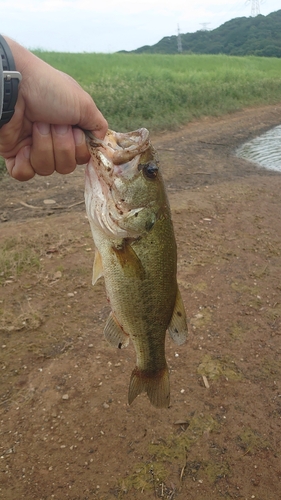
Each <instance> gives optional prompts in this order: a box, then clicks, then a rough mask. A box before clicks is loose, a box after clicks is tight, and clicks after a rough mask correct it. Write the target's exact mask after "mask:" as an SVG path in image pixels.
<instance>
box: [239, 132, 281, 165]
mask: <svg viewBox="0 0 281 500" xmlns="http://www.w3.org/2000/svg"><path fill="white" fill-rule="evenodd" d="M236 155H237V156H239V157H240V158H244V159H245V160H248V161H252V162H254V163H257V164H258V165H261V166H262V167H265V168H267V169H269V170H277V171H278V172H281V125H278V127H274V128H273V129H271V130H269V131H268V132H266V133H265V134H263V135H260V136H259V137H256V138H255V139H253V140H252V141H249V142H245V144H243V145H242V146H240V147H239V148H238V149H237V150H236Z"/></svg>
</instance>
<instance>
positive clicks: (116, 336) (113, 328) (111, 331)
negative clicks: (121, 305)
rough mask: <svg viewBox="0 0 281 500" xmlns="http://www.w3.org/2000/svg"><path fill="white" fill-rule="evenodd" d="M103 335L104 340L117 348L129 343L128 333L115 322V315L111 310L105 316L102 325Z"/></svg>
mask: <svg viewBox="0 0 281 500" xmlns="http://www.w3.org/2000/svg"><path fill="white" fill-rule="evenodd" d="M103 333H104V336H105V338H106V340H107V341H108V342H109V343H110V344H111V345H112V346H113V347H117V348H118V349H122V348H123V347H127V345H128V344H129V335H127V334H126V333H125V332H124V331H123V330H122V328H121V326H120V325H119V323H118V322H117V320H116V318H115V316H114V315H113V313H112V312H111V313H110V315H109V316H108V318H107V322H106V324H105V327H104V332H103Z"/></svg>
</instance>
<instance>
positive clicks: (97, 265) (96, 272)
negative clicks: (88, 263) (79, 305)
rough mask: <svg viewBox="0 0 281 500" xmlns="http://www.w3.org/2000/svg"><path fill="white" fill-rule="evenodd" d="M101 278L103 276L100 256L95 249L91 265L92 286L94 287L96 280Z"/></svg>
mask: <svg viewBox="0 0 281 500" xmlns="http://www.w3.org/2000/svg"><path fill="white" fill-rule="evenodd" d="M102 276H103V268H102V260H101V254H100V253H99V251H98V249H97V248H96V252H95V260H94V265H93V278H92V284H93V285H95V283H96V282H97V281H98V279H99V278H101V277H102Z"/></svg>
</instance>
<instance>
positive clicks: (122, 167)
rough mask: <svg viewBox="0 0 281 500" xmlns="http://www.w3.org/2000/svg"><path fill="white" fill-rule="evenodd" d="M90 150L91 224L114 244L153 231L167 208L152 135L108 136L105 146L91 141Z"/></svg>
mask: <svg viewBox="0 0 281 500" xmlns="http://www.w3.org/2000/svg"><path fill="white" fill-rule="evenodd" d="M88 146H89V150H90V153H91V160H90V162H89V164H88V165H87V169H86V184H85V200H86V209H87V214H88V218H89V220H90V223H92V224H94V225H96V227H98V228H99V229H101V230H102V231H103V232H105V233H106V234H107V235H109V236H111V237H113V236H114V237H116V238H130V237H131V238H136V237H139V236H141V235H143V233H145V232H147V231H150V230H151V229H152V227H153V225H154V224H155V222H156V220H157V218H158V217H159V215H160V214H161V213H163V211H165V210H169V208H168V202H167V198H166V194H165V189H164V183H163V179H162V176H161V173H160V170H159V163H158V160H157V157H156V153H155V151H154V149H153V147H152V145H151V143H150V140H149V133H148V131H147V130H146V129H145V128H142V129H139V130H136V131H134V132H130V133H124V134H122V133H116V132H113V131H108V133H107V135H106V137H105V139H104V140H103V141H100V140H96V139H95V138H93V137H92V138H91V137H89V136H88Z"/></svg>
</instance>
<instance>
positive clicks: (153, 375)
mask: <svg viewBox="0 0 281 500" xmlns="http://www.w3.org/2000/svg"><path fill="white" fill-rule="evenodd" d="M142 392H146V393H147V395H148V397H149V400H150V402H151V404H152V405H153V406H155V407H156V408H168V406H169V404H170V380H169V371H168V367H167V366H165V367H164V368H163V369H162V370H158V371H156V372H151V371H145V370H140V369H139V368H138V367H136V368H135V369H134V370H133V372H132V375H131V380H130V386H129V395H128V402H129V405H130V404H131V403H132V402H133V401H134V399H135V398H136V397H137V396H138V395H139V394H141V393H142Z"/></svg>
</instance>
